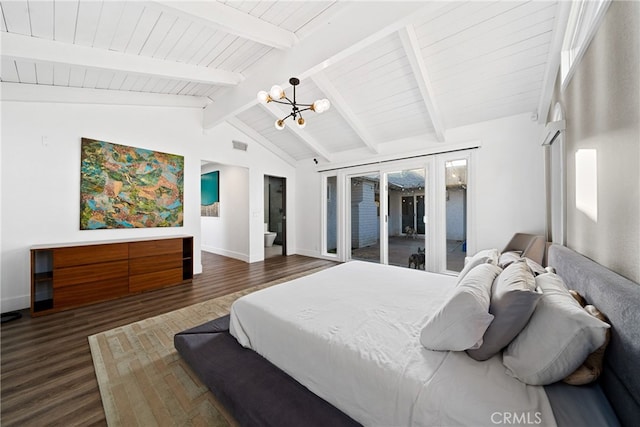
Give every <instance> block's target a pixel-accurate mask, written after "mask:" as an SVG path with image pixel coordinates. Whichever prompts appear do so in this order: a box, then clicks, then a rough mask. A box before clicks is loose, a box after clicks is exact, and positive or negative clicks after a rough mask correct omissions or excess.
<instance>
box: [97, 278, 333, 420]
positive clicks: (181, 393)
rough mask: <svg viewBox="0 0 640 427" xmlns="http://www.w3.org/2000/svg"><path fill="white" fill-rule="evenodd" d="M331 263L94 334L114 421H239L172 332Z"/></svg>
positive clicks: (104, 391) (107, 408)
mask: <svg viewBox="0 0 640 427" xmlns="http://www.w3.org/2000/svg"><path fill="white" fill-rule="evenodd" d="M324 268H326V267H320V268H316V269H312V270H309V271H305V272H304V273H300V274H296V275H293V276H288V277H286V278H283V279H280V280H276V281H273V282H269V283H265V284H263V285H260V286H256V287H253V288H249V289H245V290H243V291H239V292H235V293H233V294H229V295H225V296H222V297H219V298H214V299H212V300H209V301H204V302H201V303H198V304H195V305H192V306H189V307H185V308H182V309H179V310H175V311H172V312H169V313H165V314H162V315H160V316H156V317H151V318H149V319H144V320H141V321H139V322H135V323H131V324H129V325H125V326H121V327H118V328H115V329H111V330H109V331H106V332H101V333H99V334H96V335H91V336H90V337H89V346H90V347H91V355H92V357H93V365H94V367H95V370H96V377H97V379H98V385H99V387H100V395H101V397H102V405H103V406H104V412H105V416H106V419H107V423H108V425H109V426H135V425H138V426H151V425H158V426H229V425H234V421H233V419H232V418H231V417H229V416H228V414H226V413H225V411H224V409H223V408H222V407H221V406H220V405H219V404H218V402H217V401H216V400H215V399H214V397H213V395H212V394H211V393H210V392H209V391H208V389H207V387H206V386H205V385H203V384H202V383H201V382H200V380H199V379H198V378H197V377H196V376H195V374H194V373H193V372H192V371H191V369H190V368H189V366H188V365H187V364H186V363H185V362H184V361H183V360H182V358H181V357H180V355H179V354H178V353H177V351H176V350H175V348H174V347H173V336H174V335H175V334H176V333H178V332H180V331H183V330H185V329H188V328H192V327H194V326H197V325H200V324H202V323H204V322H207V321H209V320H213V319H216V318H218V317H220V316H223V315H225V314H228V313H229V309H230V307H231V304H232V303H233V302H234V301H235V300H236V299H238V298H240V297H241V296H243V295H246V294H249V293H251V292H254V291H256V290H259V289H263V288H266V287H269V286H273V285H275V284H278V283H282V282H285V281H288V280H292V279H295V278H298V277H302V276H306V275H308V274H311V273H314V272H316V271H319V270H322V269H324Z"/></svg>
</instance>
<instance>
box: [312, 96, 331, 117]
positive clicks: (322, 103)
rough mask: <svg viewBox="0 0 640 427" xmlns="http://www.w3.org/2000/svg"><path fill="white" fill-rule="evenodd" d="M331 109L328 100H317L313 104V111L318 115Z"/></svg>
mask: <svg viewBox="0 0 640 427" xmlns="http://www.w3.org/2000/svg"><path fill="white" fill-rule="evenodd" d="M329 107H331V103H329V100H328V99H326V98H325V99H319V100H317V101H316V102H314V103H313V111H315V112H316V113H318V114H322V113H324V112H325V111H327V110H328V109H329Z"/></svg>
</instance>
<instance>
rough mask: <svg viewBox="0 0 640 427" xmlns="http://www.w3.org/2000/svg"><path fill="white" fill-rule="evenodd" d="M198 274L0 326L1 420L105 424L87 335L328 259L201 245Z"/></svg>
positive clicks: (7, 423)
mask: <svg viewBox="0 0 640 427" xmlns="http://www.w3.org/2000/svg"><path fill="white" fill-rule="evenodd" d="M202 264H203V273H202V274H200V275H198V276H196V277H195V278H194V280H193V283H192V284H187V285H182V286H174V287H170V288H165V289H160V290H156V291H151V292H146V293H142V294H139V295H135V296H131V297H127V298H122V299H118V300H114V301H109V302H105V303H100V304H95V305H91V306H88V307H83V308H79V309H74V310H70V311H65V312H60V313H56V314H52V315H48V316H41V317H37V318H31V317H30V316H29V314H28V311H27V310H25V311H24V312H23V317H22V319H20V320H15V321H12V322H9V323H5V324H3V325H2V335H1V357H2V359H1V384H0V387H1V388H0V394H1V401H0V403H1V406H0V423H1V424H2V425H3V426H14V425H20V426H43V425H65V426H70V425H82V426H86V425H106V420H105V417H104V411H103V409H102V402H101V399H100V392H99V390H98V383H97V381H96V376H95V372H94V369H93V361H92V359H91V352H90V350H89V342H88V340H87V337H88V336H89V335H93V334H96V333H98V332H102V331H106V330H108V329H112V328H115V327H118V326H122V325H126V324H129V323H132V322H136V321H138V320H142V319H146V318H148V317H151V316H156V315H158V314H162V313H166V312H168V311H171V310H175V309H178V308H182V307H186V306H188V305H191V304H195V303H198V302H201V301H205V300H207V299H211V298H216V297H219V296H221V295H226V294H229V293H232V292H236V291H239V290H241V289H245V288H248V287H251V286H255V285H259V284H262V283H266V282H269V281H272V280H277V279H281V278H283V277H286V276H289V275H291V274H296V273H301V272H304V271H306V270H309V269H312V268H316V267H320V266H328V265H333V264H335V263H334V262H332V261H327V260H321V259H316V258H309V257H304V256H300V255H292V256H287V257H284V256H282V257H274V258H268V259H266V260H265V261H262V262H257V263H251V264H248V263H245V262H242V261H238V260H235V259H231V258H226V257H223V256H219V255H214V254H211V253H207V252H202Z"/></svg>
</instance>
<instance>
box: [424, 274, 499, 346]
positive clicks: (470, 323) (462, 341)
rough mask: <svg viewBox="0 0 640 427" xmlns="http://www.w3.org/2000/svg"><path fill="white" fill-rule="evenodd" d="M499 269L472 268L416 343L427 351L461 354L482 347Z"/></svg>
mask: <svg viewBox="0 0 640 427" xmlns="http://www.w3.org/2000/svg"><path fill="white" fill-rule="evenodd" d="M500 271H501V269H500V268H499V267H498V266H496V265H493V264H482V265H479V266H477V267H476V268H474V269H473V270H471V271H470V272H469V274H467V275H466V276H465V277H464V279H463V280H462V281H461V282H460V283H459V284H458V285H457V286H456V287H455V289H454V290H453V292H452V293H451V295H450V296H449V298H448V299H447V301H445V303H444V305H443V306H442V307H440V309H439V310H438V311H437V312H436V313H435V314H434V315H433V316H431V317H430V318H429V319H428V320H427V323H426V325H425V326H424V328H422V331H421V332H420V343H422V345H423V346H424V347H425V348H427V349H429V350H452V351H463V350H467V349H470V348H478V347H480V345H482V336H483V335H484V332H485V331H486V330H487V328H488V327H489V324H491V321H492V320H493V315H492V314H489V303H490V301H491V285H492V284H493V281H494V279H495V278H496V277H497V276H498V274H500Z"/></svg>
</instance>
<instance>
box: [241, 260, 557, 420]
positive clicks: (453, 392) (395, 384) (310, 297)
mask: <svg viewBox="0 0 640 427" xmlns="http://www.w3.org/2000/svg"><path fill="white" fill-rule="evenodd" d="M455 282H456V278H455V277H450V276H444V275H438V274H432V273H425V272H423V271H417V270H411V269H406V268H399V267H390V266H383V265H378V264H372V263H365V262H359V261H353V262H349V263H346V264H342V265H339V266H336V267H332V268H330V269H327V270H323V271H321V272H319V273H315V274H313V275H310V276H306V277H303V278H300V279H296V280H292V281H290V282H287V283H283V284H281V285H277V286H273V287H270V288H267V289H264V290H261V291H258V292H254V293H252V294H249V295H247V296H245V297H242V298H240V299H239V300H237V301H236V302H235V303H234V304H233V306H232V308H231V328H230V331H231V334H232V335H233V336H234V337H236V339H237V340H238V342H239V343H240V344H242V345H243V346H245V347H249V348H251V349H253V350H255V351H256V352H257V353H259V354H261V355H262V356H264V357H265V358H266V359H268V360H269V361H270V362H271V363H273V364H275V365H276V366H278V367H280V368H281V369H282V370H284V371H285V372H286V373H288V374H289V375H290V376H292V377H293V378H295V379H296V380H297V381H298V382H300V383H301V384H303V385H304V386H306V387H307V388H308V389H309V390H311V391H312V392H314V393H315V394H317V395H318V396H320V397H322V398H323V399H325V400H327V401H328V402H330V403H331V404H333V405H334V406H336V407H337V408H339V409H340V410H342V411H343V412H344V413H346V414H348V415H349V416H351V417H352V418H353V419H355V420H356V421H358V422H360V423H362V424H364V425H371V426H409V425H411V426H434V425H445V426H450V425H467V426H478V425H489V426H495V425H497V424H508V425H514V424H518V423H523V424H534V425H540V424H542V425H555V421H554V417H553V413H552V411H551V408H550V406H549V402H548V400H547V397H546V394H545V392H544V389H543V388H542V387H535V386H527V385H524V384H523V383H521V382H519V381H518V380H516V379H514V378H512V377H510V376H508V375H506V374H505V368H504V366H503V365H502V363H501V359H500V356H496V357H494V358H492V359H490V360H488V361H486V362H477V361H475V360H473V359H471V358H470V357H469V356H467V355H466V354H465V353H464V352H438V351H429V350H426V349H425V348H424V347H422V346H421V344H420V340H419V336H420V330H421V328H422V326H423V325H424V324H425V322H426V318H427V317H428V315H429V314H430V313H433V312H434V311H435V310H437V309H438V307H439V306H440V305H441V304H442V302H443V301H444V300H445V298H446V295H447V292H448V291H449V290H451V288H453V287H454V285H455ZM507 421H508V422H507ZM514 421H518V422H514Z"/></svg>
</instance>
